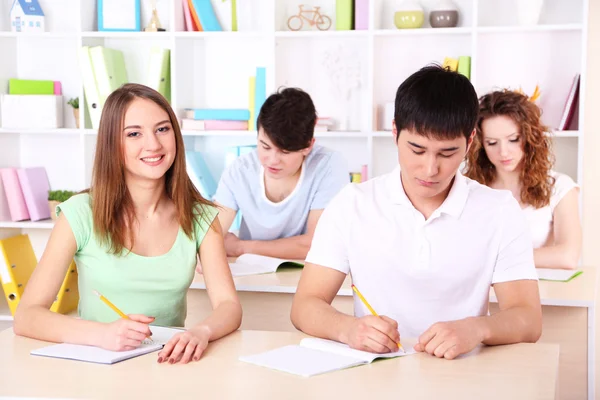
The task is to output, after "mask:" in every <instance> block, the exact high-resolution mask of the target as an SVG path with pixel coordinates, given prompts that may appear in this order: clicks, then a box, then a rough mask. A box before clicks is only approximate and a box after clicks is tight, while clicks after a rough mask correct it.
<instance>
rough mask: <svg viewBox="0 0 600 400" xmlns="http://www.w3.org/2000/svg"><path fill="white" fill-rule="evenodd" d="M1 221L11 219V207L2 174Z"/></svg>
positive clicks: (0, 187) (0, 182)
mask: <svg viewBox="0 0 600 400" xmlns="http://www.w3.org/2000/svg"><path fill="white" fill-rule="evenodd" d="M0 221H10V209H9V208H8V200H7V199H6V193H5V191H4V184H3V183H2V175H0Z"/></svg>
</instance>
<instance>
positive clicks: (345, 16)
mask: <svg viewBox="0 0 600 400" xmlns="http://www.w3.org/2000/svg"><path fill="white" fill-rule="evenodd" d="M352 29H354V1H353V0H335V30H336V31H350V30H352Z"/></svg>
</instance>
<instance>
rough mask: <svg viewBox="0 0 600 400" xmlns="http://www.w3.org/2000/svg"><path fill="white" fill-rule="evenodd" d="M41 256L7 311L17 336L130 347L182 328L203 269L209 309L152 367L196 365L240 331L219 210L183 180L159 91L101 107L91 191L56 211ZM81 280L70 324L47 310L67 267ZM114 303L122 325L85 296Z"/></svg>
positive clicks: (170, 118) (120, 94) (176, 139)
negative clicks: (212, 345) (162, 330)
mask: <svg viewBox="0 0 600 400" xmlns="http://www.w3.org/2000/svg"><path fill="white" fill-rule="evenodd" d="M56 213H57V215H58V216H59V218H58V221H57V222H56V225H55V226H54V229H53V230H52V233H51V235H50V239H49V241H48V244H47V245H46V249H45V250H44V254H43V255H42V257H41V260H40V262H39V264H38V266H37V268H36V269H35V271H34V273H33V275H32V276H31V279H30V280H29V282H28V283H27V287H26V289H25V292H24V293H23V297H22V299H21V301H20V304H19V307H18V309H17V312H16V314H15V320H14V331H15V333H16V334H18V335H23V336H29V337H32V338H36V339H41V340H47V341H52V342H67V343H76V344H85V345H92V346H98V347H102V348H105V349H109V350H115V351H121V350H130V349H133V348H135V347H137V346H139V345H140V344H141V342H142V341H143V340H144V339H145V338H146V336H147V335H150V334H151V328H152V327H151V325H150V324H152V325H159V326H183V325H184V322H185V317H186V311H187V304H186V294H187V290H188V288H189V286H190V284H191V282H192V280H193V277H194V271H195V266H196V263H197V257H200V260H201V261H202V268H203V273H204V276H205V280H206V285H207V290H208V295H209V297H210V301H211V304H212V306H213V312H212V313H211V315H209V316H208V317H207V318H206V319H205V320H204V321H202V322H200V323H198V324H197V325H195V326H194V327H192V328H190V329H189V330H187V331H185V332H183V333H180V334H177V335H176V336H175V337H174V338H173V339H172V340H171V341H170V342H169V343H168V344H167V345H165V347H164V348H163V350H162V351H161V352H159V353H158V362H167V361H168V362H170V363H175V362H182V363H187V362H189V361H190V360H198V359H199V358H200V356H201V354H202V352H203V351H204V350H205V349H206V347H207V345H208V343H209V342H210V341H213V340H216V339H218V338H221V337H223V336H225V335H227V334H229V333H231V332H233V331H235V330H236V329H237V328H239V326H240V323H241V318H242V309H241V306H240V302H239V300H238V297H237V294H236V291H235V286H234V284H233V278H232V276H231V272H230V270H229V266H228V264H227V257H226V254H225V249H224V245H223V235H222V233H221V227H220V225H219V222H218V219H217V218H216V216H217V209H216V208H215V207H214V205H213V204H212V203H211V202H209V201H207V200H206V199H204V198H202V196H201V195H200V193H199V192H198V191H197V190H196V189H195V187H194V185H193V184H192V182H191V181H190V179H189V178H188V176H187V173H186V166H185V153H184V144H183V138H182V136H181V131H180V129H179V125H178V122H177V117H176V116H175V114H174V112H173V110H172V109H171V107H170V106H169V103H168V102H167V100H165V98H164V97H163V96H161V95H160V94H159V93H158V92H156V91H154V90H152V89H150V88H148V87H145V86H142V85H137V84H126V85H124V86H122V87H121V88H119V89H118V90H116V91H114V92H113V93H112V94H111V95H110V96H109V97H108V99H107V100H106V104H105V105H104V109H103V111H102V117H101V121H100V127H99V129H98V139H97V143H96V155H95V159H94V169H93V173H92V184H91V186H90V189H89V190H86V191H84V193H81V194H78V195H76V196H73V197H71V198H70V199H69V200H67V201H65V202H64V203H61V204H60V205H59V206H58V208H57V210H56ZM73 258H74V259H75V262H76V264H77V270H78V274H79V296H80V299H79V307H78V312H79V317H80V318H74V317H71V316H67V315H61V314H57V313H54V312H51V311H50V306H51V304H52V302H53V300H54V298H55V296H56V294H57V292H58V290H59V288H60V286H61V284H62V281H63V279H64V277H65V274H66V272H67V269H68V266H69V263H70V262H71V260H72V259H73ZM94 291H97V292H99V293H101V294H102V295H104V296H105V297H106V298H107V299H109V300H110V301H111V302H112V303H114V304H115V305H116V306H117V307H118V308H120V309H121V310H122V311H123V312H124V313H125V314H128V316H129V318H130V319H124V318H120V317H119V316H118V315H117V314H116V313H115V312H114V311H113V310H112V309H110V308H109V307H108V306H107V305H106V304H104V303H103V302H102V301H101V300H100V299H99V298H98V297H97V296H96V295H95V294H94Z"/></svg>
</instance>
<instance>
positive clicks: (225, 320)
mask: <svg viewBox="0 0 600 400" xmlns="http://www.w3.org/2000/svg"><path fill="white" fill-rule="evenodd" d="M198 255H199V257H200V261H201V263H202V273H203V274H204V280H205V282H206V291H207V293H208V297H209V299H210V303H211V305H212V307H213V312H212V313H211V314H210V315H209V316H208V318H206V319H205V320H204V321H202V322H200V323H199V324H198V325H196V326H195V327H194V328H192V330H195V329H206V330H207V331H208V332H209V341H213V340H216V339H219V338H221V337H223V336H225V335H227V334H229V333H231V332H233V331H235V330H236V329H238V328H239V327H240V325H241V323H242V306H241V303H240V301H239V298H238V296H237V292H236V290H235V285H234V283H233V278H232V276H231V270H230V269H229V264H228V262H227V256H226V255H225V248H224V245H223V236H222V232H221V226H220V225H219V222H218V221H214V222H213V225H212V228H211V229H209V230H208V232H207V233H206V236H205V237H204V239H203V240H202V244H201V245H200V250H199V252H198Z"/></svg>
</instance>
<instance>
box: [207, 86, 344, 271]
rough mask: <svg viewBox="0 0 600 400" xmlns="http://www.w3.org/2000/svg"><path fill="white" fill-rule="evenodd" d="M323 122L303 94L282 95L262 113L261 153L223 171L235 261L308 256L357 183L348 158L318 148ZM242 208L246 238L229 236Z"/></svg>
mask: <svg viewBox="0 0 600 400" xmlns="http://www.w3.org/2000/svg"><path fill="white" fill-rule="evenodd" d="M316 120H317V114H316V111H315V106H314V104H313V102H312V99H311V98H310V96H309V95H308V94H307V93H306V92H304V91H302V90H300V89H295V88H286V89H283V90H281V91H279V92H278V93H274V94H272V95H271V96H269V98H268V99H267V100H266V101H265V103H264V104H263V106H262V107H261V110H260V113H259V115H258V118H257V124H256V125H257V127H258V145H257V149H256V150H255V151H253V152H251V153H248V154H245V155H243V156H241V157H239V158H238V159H236V160H235V161H234V162H233V164H231V165H230V166H229V167H228V168H227V169H226V170H225V171H224V172H223V175H222V176H221V180H220V182H219V185H218V188H217V192H216V194H215V197H214V200H215V202H216V203H217V204H218V205H219V206H220V213H219V220H220V222H221V227H222V229H223V232H224V234H225V249H226V251H227V255H228V256H230V257H237V256H240V255H242V254H244V253H253V254H261V255H266V256H271V257H279V258H287V259H300V260H304V258H305V257H306V253H307V252H308V249H309V247H310V243H311V240H312V236H313V232H314V229H315V227H316V225H317V221H318V220H319V217H320V216H321V213H322V212H323V209H324V208H325V207H326V206H327V204H328V203H329V201H330V200H331V199H332V198H333V196H335V195H336V194H337V193H338V192H339V191H340V190H341V189H342V188H343V187H344V186H345V185H347V184H348V183H349V182H350V177H349V174H348V167H347V165H346V161H345V160H344V158H343V156H342V155H341V154H340V153H338V152H335V151H332V150H329V149H326V148H324V147H322V146H318V145H315V139H314V127H315V123H316ZM238 210H239V211H241V212H242V223H241V227H240V232H239V237H238V236H236V235H235V234H233V233H230V232H228V231H229V229H230V227H231V224H232V222H233V220H234V218H235V216H236V213H237V212H238Z"/></svg>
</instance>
